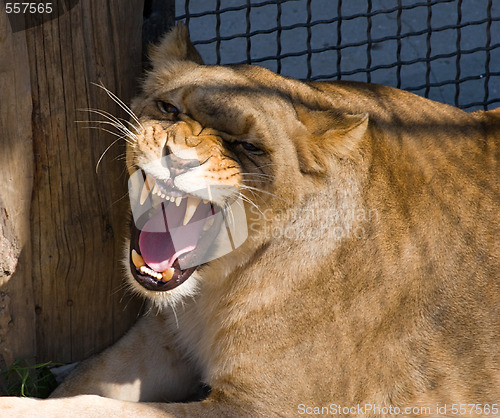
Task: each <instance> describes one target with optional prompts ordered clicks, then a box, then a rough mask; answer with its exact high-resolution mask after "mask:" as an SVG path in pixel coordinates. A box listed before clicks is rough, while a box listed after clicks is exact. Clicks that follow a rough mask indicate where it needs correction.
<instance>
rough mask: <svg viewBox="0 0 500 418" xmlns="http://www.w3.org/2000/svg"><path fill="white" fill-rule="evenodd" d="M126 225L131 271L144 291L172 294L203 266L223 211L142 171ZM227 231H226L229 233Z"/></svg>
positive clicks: (217, 231) (220, 223) (219, 226)
mask: <svg viewBox="0 0 500 418" xmlns="http://www.w3.org/2000/svg"><path fill="white" fill-rule="evenodd" d="M142 176H143V184H142V185H141V187H140V190H138V191H137V193H136V194H138V195H139V196H138V199H137V201H134V202H132V198H131V203H132V211H133V212H134V209H137V208H134V205H135V206H138V207H139V209H140V211H139V212H140V214H139V215H137V216H136V213H134V221H133V222H132V226H131V229H132V231H131V233H132V236H131V245H130V269H131V271H132V274H133V276H134V278H135V279H136V280H137V282H138V283H139V284H140V285H141V286H143V287H144V288H146V289H148V290H154V291H166V290H172V289H174V288H176V287H177V286H179V285H181V284H182V283H184V282H185V281H186V280H187V279H188V278H189V277H190V276H191V275H192V274H193V272H194V271H195V270H196V268H197V267H198V266H199V265H201V264H203V263H204V262H205V261H206V257H205V255H206V254H207V252H209V251H210V249H211V247H212V246H213V245H214V243H215V240H216V238H217V235H218V233H219V231H220V229H221V225H222V223H223V219H224V216H221V215H223V213H222V209H221V208H220V207H219V206H218V205H216V204H215V203H213V202H211V201H209V200H202V199H201V198H199V197H197V196H195V195H193V194H186V193H184V192H182V191H181V190H179V189H177V188H175V187H174V186H173V183H172V182H171V181H169V182H162V181H160V180H157V179H155V178H153V177H152V176H151V175H149V174H148V175H145V174H144V172H142ZM228 232H229V231H228Z"/></svg>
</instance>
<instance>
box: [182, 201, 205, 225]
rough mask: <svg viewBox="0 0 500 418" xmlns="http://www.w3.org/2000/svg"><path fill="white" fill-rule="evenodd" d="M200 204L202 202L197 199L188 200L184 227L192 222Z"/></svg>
mask: <svg viewBox="0 0 500 418" xmlns="http://www.w3.org/2000/svg"><path fill="white" fill-rule="evenodd" d="M200 202H201V200H200V199H198V198H197V197H191V196H190V197H188V198H187V204H186V214H185V215H184V221H183V222H182V225H183V226H185V225H187V224H188V222H189V221H190V220H191V218H192V217H193V215H194V213H195V212H196V208H197V207H198V205H199V204H200Z"/></svg>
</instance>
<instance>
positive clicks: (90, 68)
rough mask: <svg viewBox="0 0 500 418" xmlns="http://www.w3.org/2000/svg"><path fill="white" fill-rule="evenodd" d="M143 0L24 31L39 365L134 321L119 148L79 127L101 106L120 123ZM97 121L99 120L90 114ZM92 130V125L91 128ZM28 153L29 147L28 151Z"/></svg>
mask: <svg viewBox="0 0 500 418" xmlns="http://www.w3.org/2000/svg"><path fill="white" fill-rule="evenodd" d="M142 8H143V2H142V1H140V0H98V1H91V0H81V1H80V2H79V3H78V4H77V5H76V6H75V7H73V8H72V9H71V10H70V11H69V12H67V13H63V14H61V15H60V17H59V18H58V19H55V20H51V21H46V22H44V24H43V25H39V26H36V27H33V28H31V29H29V30H27V31H26V37H27V45H28V51H29V67H30V69H31V85H32V101H33V116H32V129H33V153H34V177H33V178H34V187H33V197H32V210H31V236H32V252H31V262H32V266H31V267H32V274H33V286H34V305H35V312H36V352H37V359H38V360H39V361H46V360H53V361H61V362H70V361H75V360H81V359H83V358H86V357H88V356H89V355H91V354H93V353H95V352H97V351H100V350H102V349H103V348H104V347H106V346H107V345H109V344H110V343H112V342H113V341H115V340H116V339H117V338H118V337H120V336H121V335H122V334H123V333H124V332H125V331H126V330H127V329H128V327H129V326H130V324H131V323H132V322H133V321H134V320H135V319H136V317H137V315H138V311H139V306H140V302H139V301H137V300H134V299H133V298H132V297H131V296H130V295H126V293H125V292H124V289H123V277H122V266H121V263H120V259H121V258H122V253H123V241H124V240H123V237H124V236H125V235H126V234H127V233H128V232H127V231H126V230H124V229H123V226H124V222H125V219H126V217H127V205H128V201H127V197H126V181H127V178H126V172H125V167H124V161H123V160H122V157H123V154H124V149H125V148H124V142H123V141H118V143H116V144H115V145H113V146H111V148H110V150H109V151H108V152H107V153H106V155H105V156H104V158H103V160H102V162H101V164H100V165H99V167H98V170H97V173H96V165H97V162H98V160H99V158H100V157H101V155H102V153H103V152H104V151H105V150H106V148H107V147H108V146H109V145H110V144H111V143H112V142H113V141H114V140H115V137H114V136H112V135H110V134H107V133H104V132H102V131H98V130H93V129H86V128H84V127H83V126H82V125H85V124H79V123H77V121H79V120H88V119H89V114H88V113H87V112H85V111H79V109H88V108H93V109H100V110H105V111H107V112H110V113H112V114H114V115H118V116H122V117H125V115H124V113H123V112H121V111H120V109H119V108H118V106H117V105H116V104H115V103H114V102H112V101H111V100H110V99H109V98H108V97H107V95H106V94H105V92H104V91H103V90H101V89H100V88H98V87H96V86H93V85H92V84H91V83H102V84H103V85H104V86H106V87H107V88H108V89H110V90H111V91H113V92H115V93H116V94H117V95H118V96H119V97H121V98H122V99H123V100H124V101H125V102H129V100H130V99H131V97H133V95H134V94H135V92H136V90H135V89H136V86H137V78H138V76H139V75H140V73H141V53H142V47H141V24H142ZM91 119H93V120H96V117H94V116H91ZM93 125H94V126H96V124H95V123H94V124H93ZM27 151H28V152H29V151H30V150H27Z"/></svg>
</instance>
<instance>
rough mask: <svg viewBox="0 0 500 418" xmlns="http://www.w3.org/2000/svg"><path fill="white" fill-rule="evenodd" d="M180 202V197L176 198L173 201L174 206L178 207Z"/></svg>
mask: <svg viewBox="0 0 500 418" xmlns="http://www.w3.org/2000/svg"><path fill="white" fill-rule="evenodd" d="M181 201H182V196H179V197H178V198H176V199H175V206H179V205H180V204H181Z"/></svg>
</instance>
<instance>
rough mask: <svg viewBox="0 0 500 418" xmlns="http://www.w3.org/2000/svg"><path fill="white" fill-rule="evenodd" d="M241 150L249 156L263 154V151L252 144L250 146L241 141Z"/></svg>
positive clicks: (248, 143)
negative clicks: (249, 154)
mask: <svg viewBox="0 0 500 418" xmlns="http://www.w3.org/2000/svg"><path fill="white" fill-rule="evenodd" d="M240 146H241V148H243V149H244V150H245V151H247V152H249V153H251V154H263V153H264V151H263V150H261V149H260V148H258V147H256V146H255V145H254V144H251V143H250V142H245V141H241V142H240Z"/></svg>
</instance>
